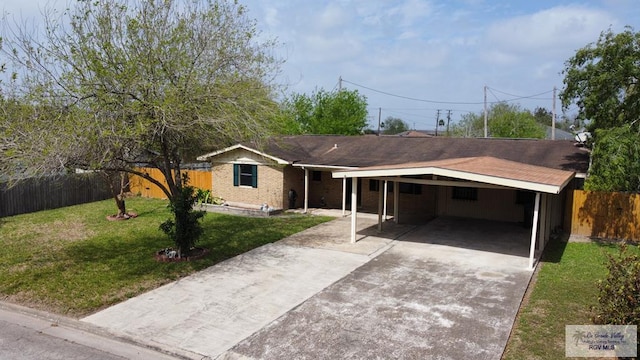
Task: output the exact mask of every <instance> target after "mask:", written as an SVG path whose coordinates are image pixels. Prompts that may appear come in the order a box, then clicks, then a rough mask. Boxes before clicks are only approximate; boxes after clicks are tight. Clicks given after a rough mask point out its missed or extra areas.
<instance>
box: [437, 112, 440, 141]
mask: <svg viewBox="0 0 640 360" xmlns="http://www.w3.org/2000/svg"><path fill="white" fill-rule="evenodd" d="M439 124H440V109H438V112H437V113H436V136H438V125H439Z"/></svg>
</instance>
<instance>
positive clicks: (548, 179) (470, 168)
mask: <svg viewBox="0 0 640 360" xmlns="http://www.w3.org/2000/svg"><path fill="white" fill-rule="evenodd" d="M419 175H435V176H444V177H448V178H452V179H460V180H466V181H471V182H478V183H483V184H490V185H496V186H501V187H508V188H515V189H522V190H531V191H535V192H541V193H549V194H559V193H560V192H561V191H562V189H563V188H564V187H565V186H566V185H567V184H568V183H569V181H571V179H573V177H574V175H575V173H574V172H571V171H565V170H558V169H551V168H547V167H542V166H535V165H529V164H523V163H519V162H515V161H509V160H503V159H498V158H494V157H489V156H480V157H468V158H458V159H446V160H436V161H427V162H417V163H407V164H397V165H385V166H373V167H366V168H360V169H355V170H346V171H334V172H333V177H334V178H385V177H394V176H395V177H399V176H419ZM412 180H413V179H412ZM411 182H416V181H411ZM459 186H465V185H463V184H461V185H459Z"/></svg>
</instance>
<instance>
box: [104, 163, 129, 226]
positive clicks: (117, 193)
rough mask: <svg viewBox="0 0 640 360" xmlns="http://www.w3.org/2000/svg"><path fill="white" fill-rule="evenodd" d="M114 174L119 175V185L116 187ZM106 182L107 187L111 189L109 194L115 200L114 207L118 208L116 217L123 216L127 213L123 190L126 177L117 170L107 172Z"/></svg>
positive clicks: (126, 215)
mask: <svg viewBox="0 0 640 360" xmlns="http://www.w3.org/2000/svg"><path fill="white" fill-rule="evenodd" d="M116 175H120V181H119V186H118V187H117V188H116V184H115V182H116V181H115V180H116V179H115V177H116ZM106 176H107V182H108V183H109V189H110V190H111V195H112V196H113V199H114V200H115V202H116V207H117V208H118V214H117V215H116V217H117V218H125V217H128V216H129V215H128V214H127V207H126V204H125V202H124V190H125V187H126V185H127V184H126V177H127V175H126V174H125V173H121V172H117V173H107V175H106Z"/></svg>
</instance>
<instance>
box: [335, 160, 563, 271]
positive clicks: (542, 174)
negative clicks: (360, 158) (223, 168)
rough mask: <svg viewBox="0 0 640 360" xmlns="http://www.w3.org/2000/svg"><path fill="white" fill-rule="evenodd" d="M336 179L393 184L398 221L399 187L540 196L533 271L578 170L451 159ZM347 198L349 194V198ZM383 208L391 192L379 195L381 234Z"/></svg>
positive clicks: (353, 234)
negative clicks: (556, 203)
mask: <svg viewBox="0 0 640 360" xmlns="http://www.w3.org/2000/svg"><path fill="white" fill-rule="evenodd" d="M332 176H333V177H334V178H342V179H348V178H351V179H354V178H355V179H358V178H368V179H375V180H379V181H383V182H384V184H385V188H386V184H387V183H388V182H390V181H391V182H393V183H394V187H393V190H394V192H393V199H394V200H393V207H394V211H393V214H394V215H393V219H394V221H395V222H399V221H400V219H399V217H398V215H399V201H398V198H399V192H398V188H399V186H398V185H399V183H413V184H424V185H435V186H447V187H466V188H488V189H511V190H526V191H531V192H534V193H535V200H534V207H533V215H532V217H533V218H532V224H533V226H532V229H531V243H530V252H529V269H530V270H533V268H534V265H535V262H536V257H535V255H536V254H535V250H536V239H537V241H538V249H539V251H540V253H541V252H542V250H543V249H544V247H545V245H546V243H547V241H548V238H549V235H550V233H551V230H552V229H551V215H552V212H553V209H554V206H553V203H554V202H553V201H552V200H553V199H554V196H555V197H557V196H558V195H559V194H560V193H561V192H562V190H563V189H564V188H565V186H566V185H567V184H568V183H569V182H570V181H571V180H572V179H573V177H574V176H575V173H574V172H571V171H564V170H558V169H552V168H547V167H541V166H535V165H529V164H523V163H519V162H514V161H508V160H503V159H498V158H494V157H489V156H481V157H467V158H456V159H445V160H437V161H428V162H416V163H406V164H394V165H385V166H374V167H366V168H360V169H354V170H337V171H334V172H333V173H332ZM352 183H353V186H352V188H351V203H352V204H356V203H357V194H358V189H357V186H358V185H357V184H358V182H357V181H352ZM346 196H347V194H346V192H345V191H344V190H343V197H344V198H346ZM383 209H386V191H380V192H379V198H378V231H383V229H382V224H383ZM357 218H358V217H357V209H356V207H355V206H353V207H352V212H351V242H355V241H356V228H357Z"/></svg>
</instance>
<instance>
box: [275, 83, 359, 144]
mask: <svg viewBox="0 0 640 360" xmlns="http://www.w3.org/2000/svg"><path fill="white" fill-rule="evenodd" d="M283 106H284V112H285V114H286V116H287V117H288V121H285V122H286V123H287V124H288V125H287V129H288V133H290V134H333V135H358V134H361V133H362V132H363V131H364V129H365V127H366V126H367V99H366V97H365V96H364V95H360V94H359V93H358V91H357V90H353V91H349V90H341V91H338V92H328V91H325V90H322V89H321V90H318V91H315V92H314V93H313V94H311V96H308V95H306V94H293V95H292V96H291V98H290V99H287V100H286V101H285V102H284V105H283Z"/></svg>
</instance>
